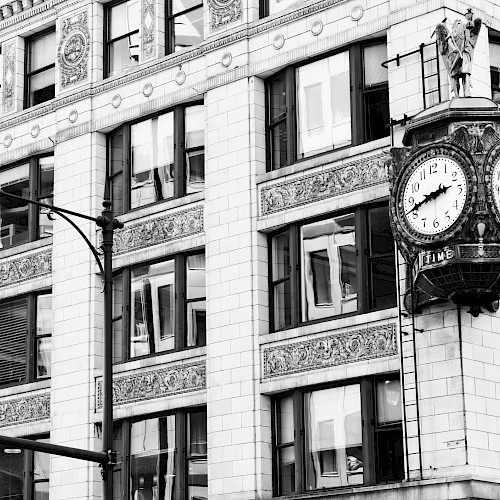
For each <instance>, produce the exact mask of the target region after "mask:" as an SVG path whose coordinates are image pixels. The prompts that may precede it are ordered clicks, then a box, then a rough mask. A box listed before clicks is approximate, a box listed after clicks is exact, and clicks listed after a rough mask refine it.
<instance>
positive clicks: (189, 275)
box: [186, 254, 207, 347]
mask: <svg viewBox="0 0 500 500" xmlns="http://www.w3.org/2000/svg"><path fill="white" fill-rule="evenodd" d="M205 293H206V292H205V254H197V255H190V256H188V258H187V259H186V303H187V304H186V305H187V339H186V345H187V347H194V346H201V345H205V344H206V309H207V304H206V300H205Z"/></svg>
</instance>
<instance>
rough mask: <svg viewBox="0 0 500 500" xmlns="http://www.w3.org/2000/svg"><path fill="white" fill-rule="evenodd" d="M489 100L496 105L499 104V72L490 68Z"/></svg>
mask: <svg viewBox="0 0 500 500" xmlns="http://www.w3.org/2000/svg"><path fill="white" fill-rule="evenodd" d="M490 75H491V98H492V99H493V100H494V101H495V102H496V103H497V104H498V103H499V102H500V71H499V70H498V69H496V68H495V69H493V68H491V72H490Z"/></svg>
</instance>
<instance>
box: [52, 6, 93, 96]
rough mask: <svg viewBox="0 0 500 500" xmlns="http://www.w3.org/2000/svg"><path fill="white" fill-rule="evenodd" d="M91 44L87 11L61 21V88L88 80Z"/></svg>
mask: <svg viewBox="0 0 500 500" xmlns="http://www.w3.org/2000/svg"><path fill="white" fill-rule="evenodd" d="M90 43H91V40H90V31H89V28H88V12H87V11H86V10H85V11H83V12H80V13H78V14H76V15H73V16H69V17H66V18H64V19H63V20H62V21H61V39H60V41H59V46H58V48H57V60H58V61H59V71H60V85H61V88H63V89H64V88H65V87H68V86H69V85H74V84H76V83H80V82H83V81H85V80H87V79H88V60H89V54H90Z"/></svg>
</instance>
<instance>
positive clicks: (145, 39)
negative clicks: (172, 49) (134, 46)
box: [142, 0, 156, 61]
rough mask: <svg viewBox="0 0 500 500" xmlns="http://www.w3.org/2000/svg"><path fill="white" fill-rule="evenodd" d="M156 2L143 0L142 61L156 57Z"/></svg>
mask: <svg viewBox="0 0 500 500" xmlns="http://www.w3.org/2000/svg"><path fill="white" fill-rule="evenodd" d="M155 30H156V11H155V0H142V60H143V61H146V60H147V59H151V58H153V57H155V56H156V36H155Z"/></svg>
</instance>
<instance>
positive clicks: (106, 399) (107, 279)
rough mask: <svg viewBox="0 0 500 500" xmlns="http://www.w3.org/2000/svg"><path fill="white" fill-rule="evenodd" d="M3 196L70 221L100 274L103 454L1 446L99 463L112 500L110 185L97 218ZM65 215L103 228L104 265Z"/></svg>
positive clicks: (20, 442)
mask: <svg viewBox="0 0 500 500" xmlns="http://www.w3.org/2000/svg"><path fill="white" fill-rule="evenodd" d="M2 196H5V197H6V198H10V199H13V200H17V201H22V202H24V203H30V204H33V205H37V206H39V207H43V208H47V209H48V210H49V211H50V212H54V213H56V214H58V215H60V216H61V217H62V218H63V219H64V220H66V221H67V222H69V223H70V224H71V225H72V226H73V227H74V228H75V229H76V231H77V232H78V234H80V236H81V237H82V238H83V239H84V241H85V243H86V244H87V246H88V247H89V248H90V250H91V252H92V254H93V256H94V258H95V260H96V262H97V265H98V266H99V270H100V271H101V274H102V277H103V282H104V325H103V376H102V385H103V407H102V445H103V451H102V452H95V451H90V450H82V449H79V448H72V447H69V446H60V445H55V444H51V443H40V442H37V441H33V440H30V439H22V438H13V437H8V436H1V435H0V444H4V445H8V446H15V447H18V448H26V449H29V450H34V451H40V452H43V453H51V454H53V455H59V456H65V457H70V458H76V459H79V460H87V461H91V462H96V463H99V464H100V465H101V467H102V478H103V498H104V500H112V499H113V477H112V473H113V465H114V463H115V458H116V453H115V452H114V451H113V231H114V230H115V229H119V228H122V227H123V224H122V223H121V222H119V221H118V220H116V219H113V212H112V210H111V201H110V190H109V183H106V185H105V189H104V200H103V202H102V205H103V207H104V208H103V210H102V212H101V215H100V216H99V217H97V218H95V217H90V216H88V215H84V214H79V213H77V212H73V211H71V210H67V209H64V208H59V207H54V206H53V205H49V204H47V203H42V202H40V201H35V200H30V199H26V198H23V197H21V196H17V195H14V194H11V193H7V192H5V191H3V190H1V189H0V197H2ZM68 215H72V216H74V217H79V218H82V219H86V220H90V221H93V222H95V223H96V224H97V226H99V227H100V228H101V229H102V245H101V249H102V255H103V263H104V265H103V264H101V261H100V256H99V253H98V251H97V249H96V248H95V247H94V245H92V243H91V242H90V240H89V239H88V238H87V236H86V235H85V234H84V233H83V231H82V230H81V229H80V228H79V227H78V226H77V225H76V224H75V222H74V221H72V220H71V219H70V218H69V217H68Z"/></svg>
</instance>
